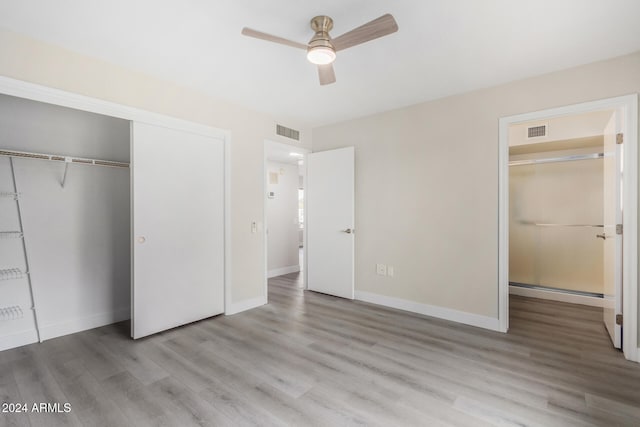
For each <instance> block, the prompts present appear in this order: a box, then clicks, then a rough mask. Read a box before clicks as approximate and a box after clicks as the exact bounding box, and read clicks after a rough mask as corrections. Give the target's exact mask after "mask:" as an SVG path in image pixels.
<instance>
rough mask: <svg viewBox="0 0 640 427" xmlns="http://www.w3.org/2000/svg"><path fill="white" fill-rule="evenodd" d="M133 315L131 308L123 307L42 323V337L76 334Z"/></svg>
mask: <svg viewBox="0 0 640 427" xmlns="http://www.w3.org/2000/svg"><path fill="white" fill-rule="evenodd" d="M130 317H131V309H130V308H128V307H127V308H122V309H119V310H115V311H112V312H109V313H100V314H94V315H92V316H86V317H81V318H77V319H71V320H66V321H64V322H56V323H49V324H43V325H40V337H41V339H42V340H43V341H44V340H50V339H52V338H56V337H61V336H63V335H69V334H74V333H76V332H81V331H86V330H87V329H93V328H99V327H100V326H106V325H110V324H112V323H117V322H122V321H123V320H127V319H129V318H130Z"/></svg>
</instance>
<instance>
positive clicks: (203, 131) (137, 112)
mask: <svg viewBox="0 0 640 427" xmlns="http://www.w3.org/2000/svg"><path fill="white" fill-rule="evenodd" d="M0 93H3V94H5V95H11V96H16V97H19V98H25V99H31V100H33V101H39V102H45V103H48V104H54V105H59V106H62V107H69V108H74V109H76V110H82V111H88V112H90V113H96V114H102V115H105V116H110V117H116V118H119V119H125V120H131V121H136V122H142V123H147V124H151V125H156V126H163V127H168V128H171V129H176V130H182V131H186V132H191V133H195V134H199V135H204V136H211V137H215V138H220V139H224V140H227V139H229V137H230V132H228V131H225V130H223V129H217V128H214V127H211V126H207V125H203V124H199V123H193V122H189V121H186V120H182V119H177V118H175V117H170V116H165V115H163V114H158V113H153V112H151V111H146V110H141V109H138V108H134V107H129V106H126V105H122V104H116V103H115V102H110V101H105V100H102V99H98V98H91V97H88V96H84V95H79V94H77V93H72V92H66V91H63V90H60V89H54V88H51V87H47V86H41V85H38V84H35V83H29V82H25V81H22V80H16V79H12V78H9V77H4V76H0Z"/></svg>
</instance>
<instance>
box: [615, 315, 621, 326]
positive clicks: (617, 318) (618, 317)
mask: <svg viewBox="0 0 640 427" xmlns="http://www.w3.org/2000/svg"><path fill="white" fill-rule="evenodd" d="M616 325H622V314H616Z"/></svg>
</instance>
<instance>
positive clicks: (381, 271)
mask: <svg viewBox="0 0 640 427" xmlns="http://www.w3.org/2000/svg"><path fill="white" fill-rule="evenodd" d="M376 274H378V275H380V276H386V275H387V266H386V265H384V264H376Z"/></svg>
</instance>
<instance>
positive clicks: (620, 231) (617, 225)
mask: <svg viewBox="0 0 640 427" xmlns="http://www.w3.org/2000/svg"><path fill="white" fill-rule="evenodd" d="M616 234H622V224H616Z"/></svg>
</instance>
